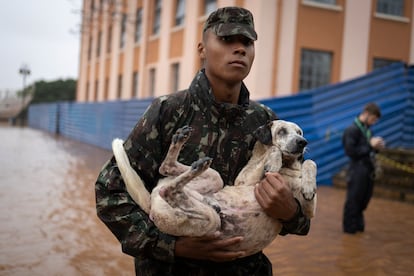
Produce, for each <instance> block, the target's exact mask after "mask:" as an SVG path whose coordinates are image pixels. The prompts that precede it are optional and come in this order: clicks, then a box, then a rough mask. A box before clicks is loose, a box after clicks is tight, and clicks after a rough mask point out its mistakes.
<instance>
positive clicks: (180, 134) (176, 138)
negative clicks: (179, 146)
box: [172, 126, 193, 144]
mask: <svg viewBox="0 0 414 276" xmlns="http://www.w3.org/2000/svg"><path fill="white" fill-rule="evenodd" d="M192 131H193V129H192V128H191V127H190V126H183V127H182V128H179V129H178V130H177V131H176V132H175V134H174V135H173V137H172V142H173V143H174V144H176V143H184V142H185V141H187V139H188V138H189V137H190V135H191V133H192Z"/></svg>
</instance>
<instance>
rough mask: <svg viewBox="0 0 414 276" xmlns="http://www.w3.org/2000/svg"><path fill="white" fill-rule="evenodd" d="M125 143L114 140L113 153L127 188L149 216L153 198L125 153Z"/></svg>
mask: <svg viewBox="0 0 414 276" xmlns="http://www.w3.org/2000/svg"><path fill="white" fill-rule="evenodd" d="M123 143H124V142H123V141H122V140H121V139H118V138H116V139H114V140H113V141H112V151H113V153H114V156H115V160H116V163H117V164H118V168H119V171H120V172H121V175H122V178H123V179H124V182H125V186H126V188H127V191H128V193H129V195H130V196H131V197H132V199H133V200H134V201H135V202H136V203H137V204H138V205H139V206H140V207H141V208H142V210H144V211H145V212H146V213H147V214H149V211H150V202H151V199H150V198H151V196H150V193H149V192H148V191H147V189H146V188H145V186H144V182H143V181H142V179H141V177H139V175H138V174H137V172H136V171H135V170H134V169H133V168H132V167H131V164H130V163H129V159H128V155H127V154H126V152H125V149H124V146H123Z"/></svg>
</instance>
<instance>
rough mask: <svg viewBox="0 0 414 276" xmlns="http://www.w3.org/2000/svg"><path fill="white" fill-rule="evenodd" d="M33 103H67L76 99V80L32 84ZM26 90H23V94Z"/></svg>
mask: <svg viewBox="0 0 414 276" xmlns="http://www.w3.org/2000/svg"><path fill="white" fill-rule="evenodd" d="M34 86H35V88H34V95H33V99H32V102H31V103H32V104H34V103H50V102H61V101H63V102H67V101H74V100H75V99H76V80H74V79H67V80H56V81H51V82H45V81H37V82H36V83H35V84H34ZM26 90H27V89H25V91H24V92H27V91H26Z"/></svg>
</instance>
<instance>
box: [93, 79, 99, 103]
mask: <svg viewBox="0 0 414 276" xmlns="http://www.w3.org/2000/svg"><path fill="white" fill-rule="evenodd" d="M98 92H99V82H98V80H95V95H94V96H93V100H94V101H97V100H98Z"/></svg>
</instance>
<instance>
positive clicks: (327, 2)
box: [307, 0, 336, 5]
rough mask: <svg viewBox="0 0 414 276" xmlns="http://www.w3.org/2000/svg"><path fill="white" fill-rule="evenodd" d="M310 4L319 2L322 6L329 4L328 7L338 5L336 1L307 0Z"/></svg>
mask: <svg viewBox="0 0 414 276" xmlns="http://www.w3.org/2000/svg"><path fill="white" fill-rule="evenodd" d="M307 1H310V2H318V3H322V4H328V5H336V0H307Z"/></svg>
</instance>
